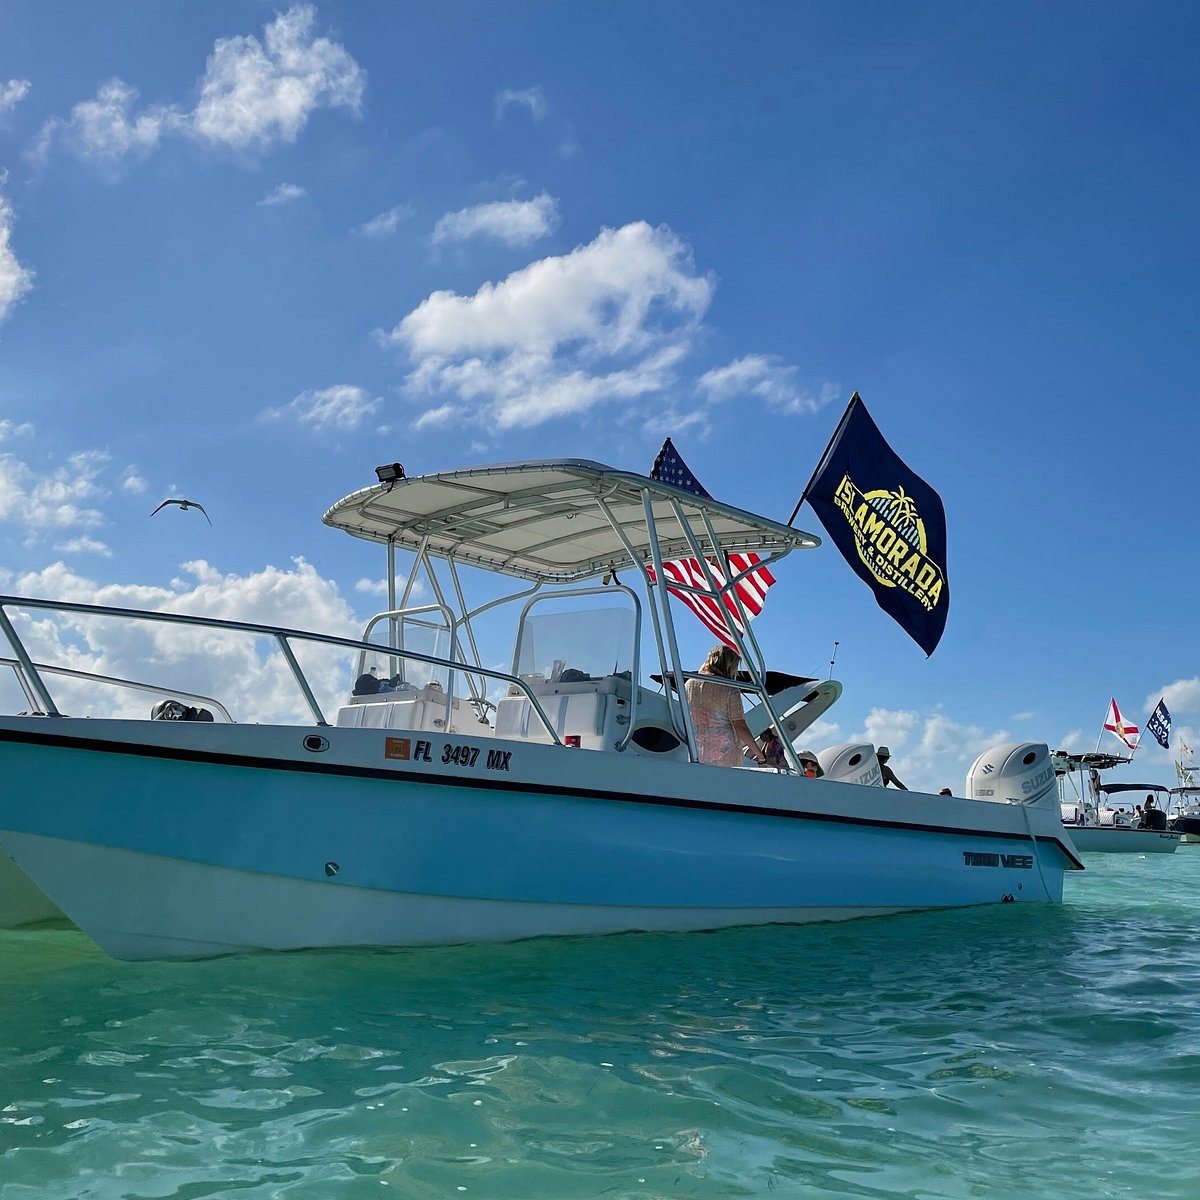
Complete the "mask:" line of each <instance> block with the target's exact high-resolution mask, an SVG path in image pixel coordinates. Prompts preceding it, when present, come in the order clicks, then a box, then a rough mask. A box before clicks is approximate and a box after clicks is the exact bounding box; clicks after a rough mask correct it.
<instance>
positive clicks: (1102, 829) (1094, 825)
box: [1052, 750, 1183, 854]
mask: <svg viewBox="0 0 1200 1200" xmlns="http://www.w3.org/2000/svg"><path fill="white" fill-rule="evenodd" d="M1052 757H1053V760H1054V769H1055V773H1056V774H1057V775H1058V781H1059V782H1058V788H1059V801H1060V811H1061V813H1062V822H1063V826H1064V827H1065V828H1066V829H1067V830H1068V831H1069V832H1070V835H1071V841H1072V842H1073V843H1074V846H1075V849H1076V850H1078V851H1080V852H1081V853H1084V854H1174V853H1175V850H1176V848H1177V847H1178V846H1179V843H1180V842H1181V841H1182V840H1183V834H1182V832H1181V831H1180V830H1178V829H1176V828H1174V827H1173V826H1172V825H1171V824H1170V823H1169V821H1168V817H1167V811H1166V810H1167V802H1168V800H1169V798H1170V793H1169V792H1168V790H1167V789H1166V788H1165V787H1163V786H1162V785H1161V784H1157V783H1106V782H1102V781H1101V778H1100V772H1101V771H1108V770H1111V769H1112V768H1113V767H1116V766H1120V765H1121V764H1123V763H1127V762H1130V761H1131V759H1130V758H1127V757H1125V756H1124V755H1121V754H1108V753H1106V752H1104V751H1099V750H1097V751H1092V752H1088V753H1085V754H1069V753H1067V752H1066V751H1065V750H1059V751H1056V752H1055V754H1054V755H1053V756H1052ZM1143 797H1144V798H1145V799H1146V801H1147V804H1146V809H1145V813H1144V814H1143V813H1142V812H1141V805H1140V804H1136V803H1135V802H1136V801H1140V800H1141V799H1142V798H1143ZM1123 801H1126V802H1127V803H1123ZM1135 809H1137V810H1138V811H1137V812H1136V813H1135Z"/></svg>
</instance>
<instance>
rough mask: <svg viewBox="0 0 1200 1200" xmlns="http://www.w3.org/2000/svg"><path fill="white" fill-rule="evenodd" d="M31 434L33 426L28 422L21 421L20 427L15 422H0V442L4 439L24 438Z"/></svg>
mask: <svg viewBox="0 0 1200 1200" xmlns="http://www.w3.org/2000/svg"><path fill="white" fill-rule="evenodd" d="M32 432H33V424H32V422H30V421H22V422H21V424H20V425H18V424H17V423H16V422H15V421H0V442H2V441H4V440H5V438H10V437H25V436H26V435H27V434H30V433H32Z"/></svg>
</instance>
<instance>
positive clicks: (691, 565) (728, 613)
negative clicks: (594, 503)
mask: <svg viewBox="0 0 1200 1200" xmlns="http://www.w3.org/2000/svg"><path fill="white" fill-rule="evenodd" d="M650 478H651V479H657V480H659V481H660V482H662V483H669V484H672V485H673V486H675V487H677V488H681V489H682V490H683V491H685V492H691V494H692V495H693V496H702V497H704V499H705V500H711V499H712V497H711V496H710V495H709V493H708V492H706V491H705V490H704V488H703V487H702V486H701V485H700V481H699V480H698V479H697V478H696V477H695V475H693V474H692V473H691V471H690V470H688V466H687V463H685V462H684V461H683V459H682V458H680V456H679V451H678V450H676V449H675V447H674V445H673V444H672V443H671V439H670V438H667V440H666V441H665V442H663V444H662V449H661V450H660V451H659V452H658V457H657V458H656V459H655V460H654V466H653V467H651V468H650ZM725 557H726V558H727V559H728V560H729V569H730V571H732V572H733V574H734V575H737V574H740V573H741V572H742V571H750V574H749V575H746V576H745V577H744V578H743V579H742V580H741V581H740V582H739V583H738V584H737V585H736V587H735V589H734V590H735V591H736V592H737V595H738V600H740V601H741V609H742V610H744V611H745V613H746V616H747V617H748V618H749V617H757V616H758V614H759V613H760V612H762V607H763V601H764V600H765V599H766V596H767V588H769V587H770V586H771V585H772V584H773V583H774V582H775V576H774V575H772V574H771V572H770V571H768V570H767V568H766V567H758V569H757V570H754V569H752V568H755V567H757V566H758V563H760V562H762V559H761V558H760V557H759V556H758V555H757V554H753V553H742V552H738V553H733V554H727V555H726V556H725ZM708 569H709V572H710V573H711V574H712V577H713V579H714V580H715V581H716V584H717V586H718V587H723V586H724V585H725V583H726V581H727V577H726V575H725V568H724V564H723V563H721V562H718V561H714V560H713V559H711V558H710V559H708ZM646 574H647V575H649V577H650V582H651V583H653V582H654V578H655V574H654V568H653V567H652V566H651V565H650V564H649V563H647V564H646ZM663 574H664V575H665V576H666V577H667V579H668V580H674V581H675V582H676V583H683V584H688V585H689V586H691V587H697V588H703V589H704V591H705V592H706V593H708V594H707V595H701V594H698V593H696V592H685V591H682V590H680V589H678V588H673V587H671V586H670V584H669V583H668V585H667V591H669V592H670V593H671V595H672V596H674V597H676V599H678V600H682V601H683V602H684V604H686V605H687V606H688V608H690V609H691V610H692V612H694V613H695V614H696V616H698V617H699V618H700V620H701V621H703V622H704V624H705V625H706V626H707V627H708V629H709V630H710V631H711V632H712V633H713V634H714V636H716V637H717V638H719V639H720V640H721V641H722V642H724V643H725V645H726V646H729V647H730V648H731V649H734V650H736V649H737V643H736V642H735V641H734V639H733V635H732V634H731V633H730V632H729V624H730V623H732V625H733V627H734V628H735V629H736V630H737V631H738V633H739V634H742V633H745V632H746V627H745V625H744V624H743V623H742V617H741V611H739V608H738V604H737V602H736V601H735V600H734V599H733V597H732V596H730V595H728V594H726V595H725V596H724V597H718V596H716V595H714V594H713V592H712V586H711V585H710V583H709V581H708V577H707V576H706V574H705V571H704V567H703V565H702V564H701V562H700V560H699V559H698V558H676V559H672V560H671V561H670V562H665V563H663ZM722 600H723V601H724V603H722Z"/></svg>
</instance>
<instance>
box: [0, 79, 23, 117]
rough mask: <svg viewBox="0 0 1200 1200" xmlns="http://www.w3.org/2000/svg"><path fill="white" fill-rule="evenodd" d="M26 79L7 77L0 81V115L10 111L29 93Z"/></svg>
mask: <svg viewBox="0 0 1200 1200" xmlns="http://www.w3.org/2000/svg"><path fill="white" fill-rule="evenodd" d="M29 88H30V83H29V80H28V79H9V80H8V81H7V82H5V83H0V116H3V115H4V114H5V113H8V112H12V110H13V109H14V108H16V107H17V105H18V104H20V103H21V101H22V100H24V99H25V97H26V96H28V95H29Z"/></svg>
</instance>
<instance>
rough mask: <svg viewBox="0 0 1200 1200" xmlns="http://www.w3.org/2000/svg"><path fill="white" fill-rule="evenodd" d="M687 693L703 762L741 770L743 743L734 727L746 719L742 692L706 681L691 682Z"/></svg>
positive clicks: (697, 746)
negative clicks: (735, 722)
mask: <svg viewBox="0 0 1200 1200" xmlns="http://www.w3.org/2000/svg"><path fill="white" fill-rule="evenodd" d="M684 691H685V692H686V694H687V702H688V707H689V708H690V709H691V710H692V724H693V726H695V729H696V748H697V749H698V750H699V752H700V761H701V762H702V763H712V764H713V765H714V766H718V767H740V766H741V765H742V742H741V739H740V738H739V737H738V735H737V734H736V733H734V731H733V723H734V721H735V720H736V721H744V720H745V718H746V714H745V712H744V711H743V710H742V695H741V692H739V691H738V690H737V688H735V687H729V686H728V685H726V684H720V683H707V682H705V681H704V680H703V679H689V680H688V681H687V684H686V686H685V688H684Z"/></svg>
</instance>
